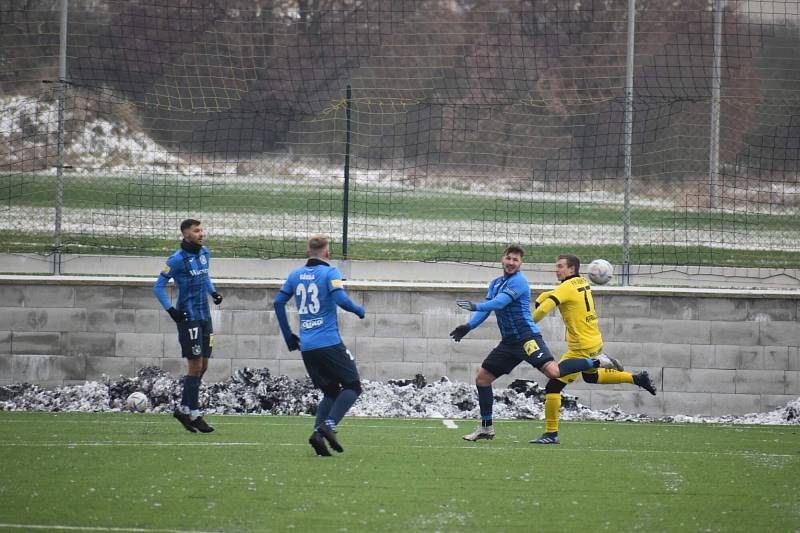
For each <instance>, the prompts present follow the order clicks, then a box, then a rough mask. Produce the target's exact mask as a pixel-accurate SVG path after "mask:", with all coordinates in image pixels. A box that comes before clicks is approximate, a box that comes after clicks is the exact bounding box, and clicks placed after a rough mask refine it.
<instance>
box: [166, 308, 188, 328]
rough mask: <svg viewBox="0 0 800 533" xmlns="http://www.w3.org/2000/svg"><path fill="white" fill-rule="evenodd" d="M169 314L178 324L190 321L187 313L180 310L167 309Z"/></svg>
mask: <svg viewBox="0 0 800 533" xmlns="http://www.w3.org/2000/svg"><path fill="white" fill-rule="evenodd" d="M167 313H169V316H171V317H172V320H174V321H175V323H176V324H180V323H181V322H183V321H185V320H188V319H189V316H188V315H187V314H186V311H181V310H180V309H175V308H174V307H170V308H169V309H167Z"/></svg>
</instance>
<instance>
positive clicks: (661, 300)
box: [0, 272, 800, 415]
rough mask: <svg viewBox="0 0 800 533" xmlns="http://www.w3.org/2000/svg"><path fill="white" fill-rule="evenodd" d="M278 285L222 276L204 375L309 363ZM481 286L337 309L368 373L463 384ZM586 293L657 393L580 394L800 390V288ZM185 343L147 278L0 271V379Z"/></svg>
mask: <svg viewBox="0 0 800 533" xmlns="http://www.w3.org/2000/svg"><path fill="white" fill-rule="evenodd" d="M487 274H489V275H488V276H487V279H488V277H491V275H492V274H493V273H489V272H487ZM279 286H280V282H279V281H255V280H238V281H236V280H227V281H226V280H220V281H218V282H217V287H218V289H219V290H220V292H222V293H223V295H224V297H225V300H224V302H223V304H222V305H221V306H220V308H219V310H217V311H214V316H213V318H214V325H215V326H214V327H215V330H216V333H217V334H216V346H215V348H214V357H213V359H212V361H211V366H210V369H209V372H208V374H206V379H207V380H208V381H218V380H222V379H225V378H226V377H228V376H229V375H230V374H231V372H232V371H234V370H236V369H238V368H241V367H244V366H249V367H259V368H260V367H268V368H269V369H270V370H272V371H273V372H275V373H280V374H286V375H289V376H292V377H301V376H304V375H305V370H304V368H303V363H302V361H301V359H300V354H299V353H298V352H292V353H290V352H287V351H286V348H285V346H284V344H283V340H282V339H281V337H280V333H279V330H278V325H277V322H276V321H275V316H274V313H273V312H272V311H271V309H272V300H273V298H274V296H275V293H276V291H277V289H278V287H279ZM541 288H544V287H543V286H535V287H534V290H537V289H541ZM547 288H549V287H547ZM484 290H485V285H484V284H482V283H481V284H476V283H472V284H453V283H450V284H421V283H389V282H371V283H370V282H361V283H357V282H350V283H348V292H349V293H350V295H351V297H352V298H353V299H354V300H356V301H358V302H360V303H362V304H364V305H365V306H366V308H367V317H366V318H365V319H364V320H359V319H358V318H357V317H355V316H353V315H350V314H348V313H340V324H341V330H342V336H343V337H344V340H345V343H346V344H347V345H348V347H349V348H350V349H351V351H352V352H353V354H354V355H355V357H356V359H357V361H358V365H359V369H360V371H361V374H362V376H363V377H364V378H367V379H372V380H386V379H390V378H408V377H413V376H414V374H416V373H418V372H419V373H422V374H424V375H425V376H426V377H427V378H428V380H433V379H436V378H438V377H440V376H448V377H449V378H450V379H451V380H454V381H465V382H471V381H472V376H473V374H474V373H475V371H476V370H477V369H478V367H479V366H480V363H481V361H482V360H483V357H484V356H485V355H486V354H487V353H488V351H489V350H491V348H492V347H493V346H494V345H495V344H496V342H497V340H498V332H497V328H496V326H495V324H494V319H493V317H492V318H490V319H489V320H487V322H486V323H484V325H483V326H481V327H480V328H479V329H477V330H476V331H473V332H471V333H470V334H469V336H468V337H466V338H465V339H464V340H463V341H462V342H461V343H454V342H453V341H452V340H451V339H450V338H449V337H448V333H449V332H450V331H451V330H452V329H453V328H454V327H455V326H456V325H458V324H461V323H463V322H465V321H466V319H467V316H468V314H467V313H466V312H465V311H462V310H460V309H458V308H457V307H456V306H455V304H454V301H455V300H456V299H457V298H462V297H468V298H472V299H475V300H478V299H481V298H482V297H483V294H484ZM594 293H595V302H596V306H597V308H598V312H599V314H600V316H601V317H602V318H601V321H600V325H601V329H602V331H603V337H604V339H605V342H606V350H605V351H606V352H607V353H609V354H612V355H614V356H616V357H619V358H620V359H621V360H622V361H623V362H624V363H625V365H626V367H627V368H628V369H630V370H634V371H636V370H640V369H647V370H648V371H649V372H650V374H651V376H652V378H653V380H654V381H655V383H656V384H657V385H658V388H659V393H658V395H657V396H655V397H653V396H650V395H649V394H647V393H646V392H640V391H639V390H638V389H637V388H636V387H633V386H631V385H617V386H600V385H587V384H584V383H583V382H581V381H579V382H576V383H573V384H572V385H570V386H569V387H568V388H567V389H566V392H567V393H571V394H575V395H577V396H579V398H580V401H581V402H582V403H584V404H586V405H589V406H591V407H592V408H595V409H602V408H606V407H610V406H612V405H615V404H618V405H620V406H621V407H622V408H623V409H625V410H628V411H632V412H642V413H647V414H651V415H664V414H679V413H683V414H707V415H723V414H743V413H749V412H757V411H768V410H771V409H774V408H776V407H779V406H781V405H784V404H785V403H786V402H787V401H789V400H791V399H794V398H797V397H798V396H800V353H799V351H798V346H800V324H798V315H800V309H799V306H800V292H798V291H755V290H736V291H733V290H722V289H703V290H701V289H666V288H650V289H643V288H630V287H617V288H613V287H598V288H596V289H595V290H594ZM290 318H291V319H292V320H294V321H295V322H296V318H295V317H294V316H293V315H291V314H290ZM295 322H293V324H294V323H295ZM542 329H543V333H544V337H545V340H546V341H547V342H548V344H549V346H550V348H551V350H552V351H553V352H554V354H556V355H557V354H560V353H561V352H562V351H563V350H564V349H565V343H564V342H563V341H562V340H561V339H563V336H564V328H563V325H562V323H561V319H560V317H559V316H558V315H557V314H556V315H553V316H550V317H547V318H546V319H545V320H544V321H543V324H542ZM179 354H180V351H179V348H178V343H177V336H176V333H175V325H174V323H173V322H172V320H171V319H170V318H169V316H168V315H167V314H166V313H165V312H164V311H163V310H162V309H161V308H160V306H159V304H158V302H157V301H156V299H155V298H154V297H153V295H152V292H151V280H142V279H135V278H100V277H94V278H91V277H49V276H48V277H36V276H25V277H23V276H0V384H8V383H14V382H22V381H27V382H33V383H39V384H43V385H46V386H61V385H67V384H73V383H81V382H83V381H84V380H92V379H98V378H100V377H101V376H102V375H103V374H106V375H110V376H117V375H120V374H121V375H126V376H132V375H134V374H135V372H136V370H137V369H139V368H141V367H143V366H147V365H154V364H155V365H159V366H161V367H163V368H164V369H166V370H168V371H169V372H171V373H172V374H173V375H175V376H179V375H182V374H183V373H184V369H185V363H184V362H183V361H182V360H181V358H180V355H179ZM516 378H526V379H536V380H537V381H540V383H543V382H544V377H543V375H541V374H540V373H539V372H538V371H536V370H534V369H532V368H530V367H528V366H527V365H521V366H520V367H519V368H518V369H517V370H516V371H515V373H514V374H513V375H512V376H509V377H506V378H503V379H502V380H500V381H499V383H498V384H499V385H501V386H502V385H505V384H507V383H509V382H510V380H512V379H516Z"/></svg>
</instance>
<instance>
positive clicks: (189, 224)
mask: <svg viewBox="0 0 800 533" xmlns="http://www.w3.org/2000/svg"><path fill="white" fill-rule="evenodd" d="M200 224H202V222H200V221H199V220H195V219H193V218H187V219H186V220H184V221H183V222H181V233H183V232H184V231H186V230H187V229H189V228H191V227H192V226H199V225H200Z"/></svg>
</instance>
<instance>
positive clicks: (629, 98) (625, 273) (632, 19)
mask: <svg viewBox="0 0 800 533" xmlns="http://www.w3.org/2000/svg"><path fill="white" fill-rule="evenodd" d="M635 32H636V0H628V49H627V52H626V54H627V56H626V58H627V61H626V65H625V199H624V207H623V212H622V284H623V285H630V283H631V264H630V262H631V257H630V247H631V242H630V232H631V173H632V171H631V165H632V163H633V161H632V156H631V144H632V142H633V62H634V42H635Z"/></svg>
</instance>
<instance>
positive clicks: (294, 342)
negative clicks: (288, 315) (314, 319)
mask: <svg viewBox="0 0 800 533" xmlns="http://www.w3.org/2000/svg"><path fill="white" fill-rule="evenodd" d="M286 347H287V348H289V351H290V352H293V351H295V350H298V349H299V348H300V337H298V336H297V335H295V334H294V333H292V336H291V337H289V340H288V341H286Z"/></svg>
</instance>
